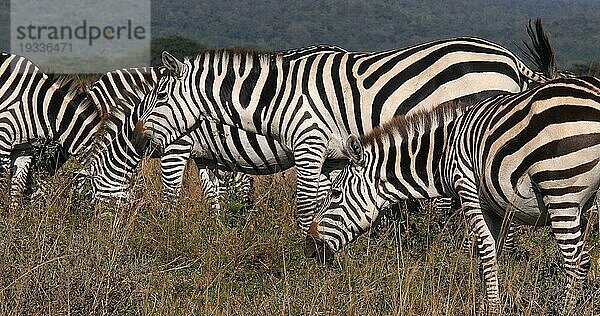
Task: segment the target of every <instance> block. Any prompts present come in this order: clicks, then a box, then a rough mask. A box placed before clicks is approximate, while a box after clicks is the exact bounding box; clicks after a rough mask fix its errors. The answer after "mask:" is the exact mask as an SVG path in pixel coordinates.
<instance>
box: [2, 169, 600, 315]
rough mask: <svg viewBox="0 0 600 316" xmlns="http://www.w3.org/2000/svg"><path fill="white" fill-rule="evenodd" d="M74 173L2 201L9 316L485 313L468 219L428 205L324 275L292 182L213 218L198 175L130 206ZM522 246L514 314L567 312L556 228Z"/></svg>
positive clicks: (266, 181) (263, 188) (263, 180)
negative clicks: (169, 193)
mask: <svg viewBox="0 0 600 316" xmlns="http://www.w3.org/2000/svg"><path fill="white" fill-rule="evenodd" d="M74 167H75V165H74V163H70V165H69V166H67V168H63V169H61V170H60V172H59V175H57V176H55V177H53V178H51V179H50V183H49V188H50V190H48V192H47V193H46V194H45V195H43V196H42V197H40V198H37V199H34V200H32V201H31V202H30V203H27V204H24V205H22V206H19V207H15V208H11V207H8V205H7V202H8V201H7V196H6V195H3V196H2V197H1V199H0V203H2V205H0V206H2V208H1V210H2V212H1V216H0V315H66V314H72V315H87V314H94V315H265V314H268V315H271V314H280V315H392V314H394V315H475V314H476V311H477V310H478V308H479V306H480V304H481V302H482V286H481V284H480V281H479V269H478V261H477V260H476V259H472V258H470V257H469V256H468V255H467V254H465V253H464V252H463V251H462V250H461V243H462V241H463V238H464V236H465V233H464V228H463V227H464V225H463V219H462V218H461V217H460V216H459V215H458V214H439V213H436V212H434V211H432V210H431V208H429V207H426V208H425V211H424V212H422V213H418V214H413V216H412V217H411V218H410V219H409V221H408V222H402V223H401V224H400V226H401V227H402V230H401V231H402V238H401V239H399V240H396V239H394V238H388V237H387V236H388V235H393V232H394V231H395V230H393V228H390V231H386V230H383V231H380V232H379V234H378V235H379V236H378V237H377V236H376V237H372V238H367V237H366V236H363V237H362V238H360V239H359V241H358V242H356V243H354V244H351V245H350V246H349V247H347V248H346V249H345V250H344V251H343V252H342V253H341V254H339V255H338V256H337V259H336V261H334V263H333V264H332V265H331V266H324V265H320V264H318V263H316V262H315V261H314V260H310V259H306V258H304V255H303V242H302V238H301V233H300V232H299V231H298V229H297V228H296V225H295V224H294V221H293V215H292V213H293V210H294V202H293V201H294V197H293V190H294V182H295V181H294V173H293V171H290V172H288V173H285V174H278V175H273V176H264V177H259V178H257V181H256V183H257V190H256V192H255V195H254V197H255V199H256V204H257V210H256V211H252V212H250V211H247V210H244V209H240V208H237V207H234V208H231V209H229V210H223V211H221V212H220V213H213V212H210V211H209V210H208V208H207V203H206V202H205V201H204V200H203V198H202V195H201V193H200V192H201V191H200V182H199V179H198V177H197V169H196V168H195V166H190V168H189V170H188V171H187V175H186V179H187V180H186V184H185V189H184V190H183V196H182V199H181V201H180V202H179V203H178V204H173V205H172V204H164V203H162V201H161V183H160V179H159V177H158V176H157V175H158V174H159V166H158V164H157V161H146V162H145V163H144V164H143V166H142V168H141V172H140V175H139V176H138V177H137V178H136V181H135V183H136V184H134V188H135V189H134V191H133V192H132V193H133V197H132V198H131V199H130V200H128V201H127V202H123V203H120V204H119V203H115V204H107V203H99V204H90V203H89V202H88V200H86V199H85V198H84V196H82V195H81V194H79V193H78V191H77V190H76V189H75V187H76V186H75V185H74V184H73V183H72V180H71V175H70V171H69V170H73V168H74ZM142 183H144V184H145V185H142ZM229 202H231V201H226V204H230V205H236V204H235V203H229ZM596 225H597V224H596ZM517 244H518V249H517V251H516V252H515V253H513V254H511V255H510V256H503V257H502V260H501V274H500V275H501V290H502V301H503V304H504V311H505V312H506V314H508V315H554V314H556V312H557V311H559V310H560V307H561V300H560V298H561V295H562V289H563V288H564V287H563V280H564V270H563V267H562V259H561V257H560V256H559V253H558V249H557V248H558V247H557V246H556V244H555V243H554V241H553V239H552V237H551V234H550V232H549V230H548V229H545V228H540V229H523V230H522V231H521V233H520V234H519V237H518V239H517ZM587 245H588V248H589V249H591V256H592V270H591V272H590V275H589V281H588V282H587V284H586V287H585V290H584V291H585V292H584V293H583V294H582V296H581V303H580V304H579V305H578V310H577V311H576V313H575V314H574V315H597V314H598V313H600V278H599V273H600V268H599V259H600V253H599V249H598V248H597V245H598V235H597V230H594V231H593V234H592V235H591V236H590V237H589V238H588V241H587Z"/></svg>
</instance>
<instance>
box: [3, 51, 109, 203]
mask: <svg viewBox="0 0 600 316" xmlns="http://www.w3.org/2000/svg"><path fill="white" fill-rule="evenodd" d="M106 115H107V113H105V112H103V111H102V110H101V109H99V108H96V107H95V105H94V103H93V101H92V100H91V99H90V98H89V94H88V93H87V91H86V89H85V87H84V86H82V85H80V84H78V83H77V82H75V80H74V79H68V78H67V77H65V76H58V77H52V76H49V75H47V74H45V73H44V72H43V71H42V70H40V69H39V68H38V67H37V66H36V65H35V64H34V63H33V62H32V61H30V60H29V59H27V58H25V57H23V56H19V55H15V54H11V53H4V52H3V53H0V171H2V172H8V173H10V174H11V179H10V196H11V200H12V203H13V204H14V203H16V202H17V200H18V199H19V198H22V197H24V195H25V191H26V189H27V186H28V178H29V175H30V169H31V166H32V161H33V158H34V157H35V156H36V155H39V154H40V153H39V152H38V151H39V150H38V149H36V143H46V144H47V143H53V144H55V145H56V146H57V147H58V153H57V155H56V157H55V158H56V161H54V162H53V163H51V164H50V165H52V166H51V167H52V168H51V170H50V173H53V172H54V171H55V170H56V169H58V168H59V167H60V166H61V165H62V164H63V163H64V162H65V161H66V160H67V158H68V157H69V156H70V155H78V154H82V153H83V152H85V151H86V150H87V149H88V148H90V146H91V145H92V144H93V142H94V136H95V134H96V133H97V132H98V131H99V129H100V128H101V126H102V125H103V121H104V119H105V118H106ZM41 149H42V150H43V149H44V147H43V146H42V148H41Z"/></svg>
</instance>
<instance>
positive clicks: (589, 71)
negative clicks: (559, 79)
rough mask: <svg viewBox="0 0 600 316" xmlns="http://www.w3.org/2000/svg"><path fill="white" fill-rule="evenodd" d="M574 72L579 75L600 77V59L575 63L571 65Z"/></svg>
mask: <svg viewBox="0 0 600 316" xmlns="http://www.w3.org/2000/svg"><path fill="white" fill-rule="evenodd" d="M570 71H572V72H573V73H575V74H577V75H588V76H594V77H599V76H600V61H592V62H590V63H588V64H582V63H575V64H573V65H571V69H570Z"/></svg>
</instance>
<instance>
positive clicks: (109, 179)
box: [90, 68, 293, 208]
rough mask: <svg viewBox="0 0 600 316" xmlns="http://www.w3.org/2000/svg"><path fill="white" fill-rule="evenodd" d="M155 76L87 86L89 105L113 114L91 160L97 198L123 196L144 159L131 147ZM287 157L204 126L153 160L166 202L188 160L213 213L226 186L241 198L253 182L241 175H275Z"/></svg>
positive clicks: (110, 78)
mask: <svg viewBox="0 0 600 316" xmlns="http://www.w3.org/2000/svg"><path fill="white" fill-rule="evenodd" d="M160 75H161V74H160V68H131V69H126V70H116V71H113V72H110V73H107V74H105V75H103V76H102V77H101V78H100V79H99V80H98V81H97V82H95V83H94V84H93V85H92V87H91V89H90V93H91V95H92V97H93V99H94V101H95V102H97V103H98V104H99V105H100V106H102V107H104V108H107V109H113V111H112V112H113V113H112V115H111V117H110V118H109V119H108V120H107V122H106V124H105V129H104V132H105V134H104V140H103V145H102V146H99V147H98V148H97V149H98V150H97V151H95V153H94V155H93V156H92V157H91V158H90V166H91V168H92V169H91V175H92V176H93V178H92V179H93V181H92V183H93V187H94V190H95V194H96V196H98V197H125V196H127V194H126V192H127V189H128V187H129V183H130V180H131V176H132V174H133V172H134V171H135V170H136V168H137V167H138V165H139V163H140V162H141V160H142V158H143V153H140V152H138V151H137V149H136V148H134V146H133V144H131V141H130V138H131V137H132V132H133V129H134V127H135V123H136V122H137V118H138V117H139V112H140V108H139V103H140V101H141V98H142V97H143V96H144V93H145V92H144V89H143V88H144V87H145V86H151V85H153V84H155V83H156V81H157V80H158V78H159V77H160ZM287 152H288V151H286V150H284V149H283V148H282V146H281V145H279V144H278V143H275V142H267V141H266V140H265V138H264V137H261V136H258V135H254V134H251V133H246V132H244V131H241V130H237V129H234V128H231V127H230V126H223V125H218V124H214V123H211V122H208V121H206V122H204V124H199V125H198V128H197V129H195V130H194V131H192V132H191V133H189V134H187V135H184V136H183V137H181V138H179V139H177V140H176V141H174V142H173V143H172V144H170V145H169V146H166V147H165V149H164V150H161V152H152V154H153V155H154V156H157V157H160V159H161V174H162V179H163V184H164V187H165V193H166V194H167V195H168V196H169V197H175V196H177V195H178V193H179V191H180V189H181V186H182V182H183V175H184V171H185V167H186V164H187V162H188V160H189V159H190V158H191V159H193V160H194V161H195V162H196V164H197V166H198V168H199V172H200V179H201V181H202V184H203V190H204V194H205V197H207V198H208V199H209V200H210V201H211V203H212V204H211V206H212V207H213V208H219V205H220V204H219V200H220V197H221V195H222V193H223V190H226V189H227V188H226V186H229V185H232V186H235V187H238V188H239V189H240V190H239V191H242V192H241V194H242V195H249V194H250V193H251V191H252V180H251V178H250V177H249V176H248V175H246V174H243V173H242V172H245V173H250V174H261V173H265V172H266V173H275V172H277V171H281V170H282V169H287V168H289V167H290V166H292V165H293V164H292V163H291V159H290V158H289V157H288V155H287ZM225 170H226V171H236V173H235V175H231V176H229V175H227V174H224V173H223V171H225ZM219 171H221V172H219ZM225 180H229V181H227V182H225ZM236 191H237V190H236Z"/></svg>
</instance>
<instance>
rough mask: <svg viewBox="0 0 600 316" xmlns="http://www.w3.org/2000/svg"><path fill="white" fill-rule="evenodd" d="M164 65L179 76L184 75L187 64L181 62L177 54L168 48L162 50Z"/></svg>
mask: <svg viewBox="0 0 600 316" xmlns="http://www.w3.org/2000/svg"><path fill="white" fill-rule="evenodd" d="M162 62H163V65H164V66H165V67H166V68H167V69H168V70H169V71H171V73H173V74H174V75H175V76H176V77H177V78H181V77H183V74H184V72H185V64H184V63H182V62H180V61H179V60H178V59H177V58H175V56H173V55H171V54H170V53H169V52H167V51H166V50H165V51H163V52H162Z"/></svg>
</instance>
